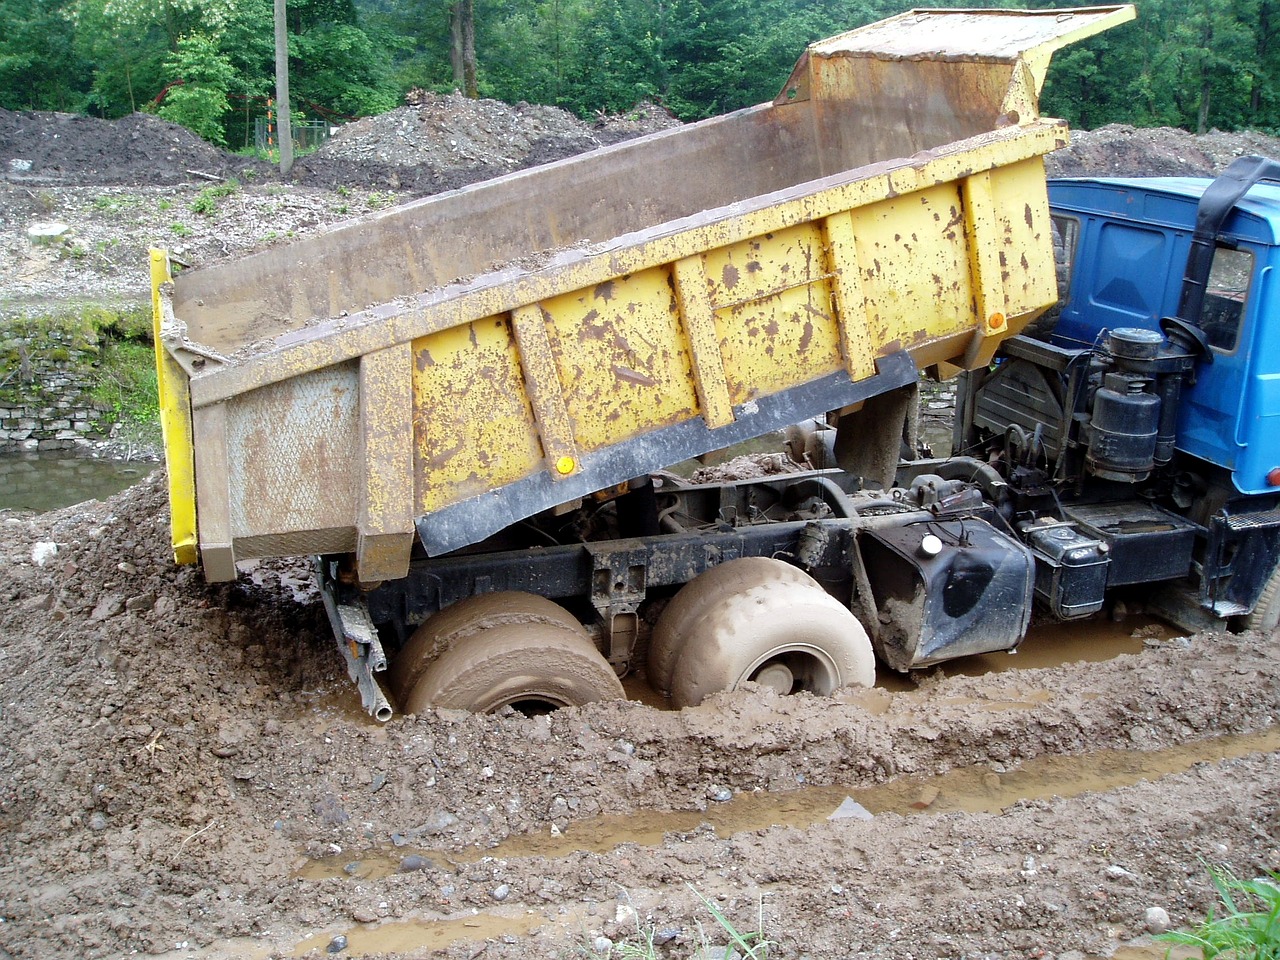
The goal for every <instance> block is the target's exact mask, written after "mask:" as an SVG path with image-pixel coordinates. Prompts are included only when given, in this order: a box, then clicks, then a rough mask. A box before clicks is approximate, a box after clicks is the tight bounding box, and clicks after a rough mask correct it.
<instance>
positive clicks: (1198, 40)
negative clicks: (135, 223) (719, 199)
mask: <svg viewBox="0 0 1280 960" xmlns="http://www.w3.org/2000/svg"><path fill="white" fill-rule="evenodd" d="M931 5H933V6H973V5H974V4H973V3H972V2H968V3H958V2H950V3H949V2H946V0H943V2H941V3H933V4H931ZM984 5H988V6H1019V7H1026V6H1030V7H1032V8H1043V7H1050V6H1055V5H1058V6H1060V5H1064V4H1063V3H1062V0H1059V2H1058V3H1056V4H1054V3H1044V2H1030V3H1027V2H1021V3H1009V2H1006V3H1000V2H999V0H997V2H994V3H992V2H987V3H985V4H984ZM911 6H912V4H910V3H908V2H903V0H289V2H288V7H287V9H288V30H289V64H290V85H291V90H292V98H291V99H292V101H293V109H294V114H295V119H297V117H298V114H301V115H303V116H305V117H307V118H310V119H321V120H326V121H328V122H330V123H337V122H341V121H344V120H347V119H352V118H355V117H359V116H366V115H369V114H375V113H381V112H385V111H387V110H390V109H392V108H394V107H396V106H398V105H400V104H401V103H403V102H404V101H403V97H404V94H405V93H406V92H407V91H408V90H410V89H412V88H414V87H420V88H423V89H426V90H433V91H438V92H446V91H450V90H454V89H462V90H463V91H464V92H466V93H468V94H469V95H472V96H475V95H480V96H487V97H494V98H497V99H501V100H506V101H508V102H517V101H520V100H524V101H528V102H531V103H545V104H552V105H555V106H559V107H563V108H565V109H567V110H570V111H573V112H574V113H576V114H578V115H579V116H581V117H584V118H588V117H590V116H591V115H592V114H593V113H594V112H596V111H608V112H620V111H625V110H626V109H628V108H629V107H631V106H633V105H634V104H635V103H637V102H638V101H641V100H643V99H646V98H648V99H652V100H655V101H658V102H660V103H662V104H663V105H665V106H666V107H667V108H668V109H669V110H671V111H672V112H673V113H674V114H675V115H676V116H678V117H680V118H681V119H683V120H696V119H700V118H702V117H706V116H710V115H713V114H718V113H723V112H725V111H727V110H732V109H736V108H738V107H744V106H749V105H751V104H754V103H759V102H762V101H764V100H768V99H771V98H772V97H773V96H774V95H775V94H776V93H777V91H778V89H779V88H780V87H781V85H782V83H783V82H784V81H785V79H786V77H787V75H788V73H789V71H790V68H791V65H792V64H793V63H794V62H795V60H796V58H797V56H798V55H799V53H800V52H801V50H802V49H803V48H804V46H805V45H806V44H807V43H809V42H811V41H813V40H816V39H819V38H821V37H825V36H830V35H831V34H834V33H838V32H840V31H842V30H847V29H850V28H852V27H856V26H860V25H862V24H865V23H870V22H873V21H875V20H879V19H881V18H883V17H886V16H890V15H893V14H896V13H901V12H903V11H904V10H907V9H910V8H911ZM272 17H273V0H0V107H3V108H7V109H10V110H24V109H33V110H60V111H67V112H73V113H87V114H92V115H95V116H100V117H104V118H115V117H120V116H123V115H126V114H128V113H131V112H133V111H137V110H144V111H150V112H154V113H157V114H159V115H161V116H162V117H165V118H166V119H169V120H173V121H176V122H178V123H182V124H184V125H186V126H188V127H190V128H191V129H193V130H195V131H196V132H197V133H199V134H200V135H201V136H203V137H205V138H206V139H208V140H210V141H212V142H214V143H218V144H222V145H226V146H228V147H230V148H231V149H233V150H234V149H247V148H249V147H250V146H251V145H252V143H253V125H254V122H255V119H256V118H258V117H262V116H265V115H266V113H267V111H268V109H269V99H270V97H271V96H272V92H273V90H274V83H275V74H274V56H275V53H274V39H273V36H274V35H273V25H272V24H273V21H272ZM1278 30H1280V0H1190V2H1188V0H1140V2H1139V3H1138V19H1137V20H1136V21H1135V22H1133V23H1130V24H1126V25H1124V26H1122V27H1120V28H1118V29H1116V30H1113V31H1110V32H1108V33H1107V34H1105V35H1102V36H1099V37H1095V38H1093V39H1091V40H1089V41H1086V42H1085V43H1083V44H1081V45H1078V46H1076V47H1073V48H1071V49H1069V50H1067V51H1064V52H1061V53H1059V54H1058V55H1057V56H1056V57H1055V59H1054V63H1053V68H1052V70H1051V72H1050V74H1049V79H1048V83H1047V84H1046V88H1045V92H1044V96H1043V98H1042V104H1041V106H1042V110H1043V111H1044V113H1045V114H1046V115H1051V116H1060V117H1064V118H1065V119H1067V120H1069V121H1070V122H1071V123H1072V125H1073V126H1076V127H1078V128H1083V129H1092V128H1094V127H1097V126H1101V125H1103V124H1106V123H1111V122H1123V123H1130V124H1134V125H1138V126H1160V125H1168V126H1177V127H1183V128H1185V129H1188V130H1194V131H1196V132H1200V133H1203V132H1205V131H1206V130H1207V129H1209V128H1211V127H1217V128H1219V129H1223V130H1233V129H1253V130H1261V131H1264V132H1269V133H1275V132H1276V131H1277V130H1278V129H1280V82H1276V81H1278V80H1280V44H1277V42H1276V41H1277V31H1278Z"/></svg>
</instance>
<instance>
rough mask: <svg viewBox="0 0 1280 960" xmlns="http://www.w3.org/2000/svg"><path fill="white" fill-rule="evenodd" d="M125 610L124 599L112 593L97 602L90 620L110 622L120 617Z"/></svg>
mask: <svg viewBox="0 0 1280 960" xmlns="http://www.w3.org/2000/svg"><path fill="white" fill-rule="evenodd" d="M123 610H124V597H121V596H118V595H116V594H114V593H110V594H107V595H106V596H105V597H102V598H101V599H100V600H99V601H98V602H97V604H96V605H95V606H94V608H93V612H92V613H91V614H89V619H90V620H91V621H100V620H110V619H111V618H112V617H115V616H119V615H120V613H121V612H123Z"/></svg>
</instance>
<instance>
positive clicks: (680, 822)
mask: <svg viewBox="0 0 1280 960" xmlns="http://www.w3.org/2000/svg"><path fill="white" fill-rule="evenodd" d="M1275 750H1280V730H1274V729H1273V730H1270V731H1266V732H1264V733H1259V734H1251V735H1244V736H1226V737H1221V738H1218V739H1213V740H1207V741H1200V742H1197V743H1192V744H1184V745H1180V746H1177V747H1171V748H1167V749H1164V750H1157V751H1150V752H1143V751H1122V750H1099V751H1095V752H1092V753H1087V754H1082V755H1079V756H1071V757H1063V756H1048V757H1043V758H1040V759H1037V760H1032V761H1028V762H1026V763H1024V764H1022V765H1021V766H1020V767H1019V768H1018V769H1016V770H1009V771H1005V772H996V771H995V770H993V769H992V768H990V767H986V766H983V767H978V768H965V769H958V770H953V771H950V772H947V773H944V774H940V775H936V776H930V777H905V778H902V779H899V780H895V781H893V782H891V783H887V784H882V785H878V786H874V787H868V788H856V789H850V788H848V787H845V786H839V785H836V786H820V787H807V788H802V789H800V790H796V791H791V792H787V793H782V794H769V793H765V792H760V793H748V794H739V795H737V796H735V797H733V798H732V799H731V800H728V801H726V802H724V803H713V804H711V805H710V806H709V807H708V809H707V810H705V811H675V812H668V811H642V812H640V813H636V814H631V815H627V816H601V817H598V818H595V819H594V820H589V821H585V822H583V823H578V824H574V825H572V826H571V827H569V828H568V829H567V830H565V831H564V832H563V833H561V834H557V835H552V834H541V833H540V834H533V835H525V836H517V837H511V838H509V839H508V840H506V841H504V842H503V843H501V844H499V845H498V846H496V847H492V848H489V849H486V850H469V851H464V852H461V853H452V852H451V853H443V852H440V851H413V850H411V849H410V848H408V847H403V848H391V849H378V850H372V851H369V852H367V853H365V854H364V855H363V856H362V857H361V858H360V859H359V860H355V861H352V860H350V859H349V858H332V859H329V860H313V861H310V862H308V863H307V864H306V865H305V866H304V867H303V868H302V869H300V870H299V871H298V872H297V874H296V876H297V877H298V878H299V879H304V880H326V879H333V878H344V877H345V878H348V879H366V880H373V879H380V878H383V877H387V876H390V875H391V874H393V873H396V872H397V871H399V870H401V869H402V864H404V863H405V858H406V857H411V856H416V857H419V858H424V859H426V860H428V861H429V862H430V863H431V864H432V865H434V866H436V867H439V868H441V869H445V870H452V869H454V868H455V867H456V866H457V865H459V864H462V863H468V862H474V861H477V860H481V859H484V860H489V859H498V860H508V859H517V858H527V857H546V858H557V857H564V856H568V855H570V854H573V853H575V852H579V851H585V852H592V853H601V854H603V853H608V852H609V851H612V850H614V849H616V848H618V847H621V846H624V845H627V844H635V845H639V846H644V847H657V846H659V845H661V844H662V843H663V842H664V840H665V839H668V838H674V839H676V840H679V839H680V837H681V835H682V834H688V833H693V832H694V831H698V832H705V831H706V830H707V829H708V828H710V829H711V830H714V831H715V833H716V834H717V835H718V836H720V837H728V836H731V835H733V834H736V833H741V832H743V831H754V830H762V829H765V828H767V827H770V826H774V825H788V826H792V827H795V828H797V829H805V828H807V827H811V826H813V825H815V824H818V823H821V822H823V821H825V820H833V819H850V820H855V821H856V820H863V821H865V820H874V819H875V818H877V817H881V816H886V815H898V816H936V815H939V814H944V813H950V812H964V813H969V814H973V813H989V814H998V813H1000V812H1001V811H1002V810H1004V809H1005V808H1007V807H1009V806H1010V805H1012V804H1014V803H1017V802H1019V801H1025V800H1037V799H1047V798H1049V797H1063V798H1070V797H1074V796H1078V795H1080V794H1084V793H1087V792H1105V791H1109V790H1114V789H1117V788H1120V787H1125V786H1130V785H1133V784H1136V783H1138V782H1140V781H1143V780H1147V781H1153V780H1157V779H1159V778H1161V777H1164V776H1167V775H1170V774H1176V773H1181V772H1183V771H1186V770H1188V769H1190V768H1191V767H1192V766H1194V765H1195V764H1198V763H1203V762H1217V761H1221V760H1226V759H1232V758H1238V757H1243V756H1247V755H1249V754H1253V753H1259V752H1268V751H1275ZM419 866H420V865H419ZM584 919H585V918H584V917H582V916H576V915H575V916H568V915H566V914H563V913H560V914H557V915H554V916H550V915H547V914H544V913H540V912H537V911H534V910H529V909H525V908H520V907H513V908H511V909H510V910H508V911H502V910H501V909H499V910H494V911H490V912H484V913H481V912H478V911H477V912H474V913H472V914H469V915H464V916H461V917H450V918H447V919H441V920H421V919H415V920H403V921H390V922H385V923H382V924H380V925H376V926H373V925H362V926H356V927H352V928H350V929H346V930H344V931H342V932H341V934H340V935H341V936H344V937H346V950H345V951H344V952H346V951H350V954H351V955H355V956H359V955H361V954H363V953H393V952H410V951H420V950H424V949H426V950H437V949H443V948H444V947H446V946H448V945H449V944H451V943H455V942H458V941H464V942H472V943H480V942H483V941H485V940H492V939H501V938H514V937H523V936H529V935H532V934H534V933H535V932H537V931H539V930H541V929H545V928H547V927H548V926H554V927H557V928H559V929H561V930H563V929H566V928H567V927H568V926H572V925H574V924H578V925H580V924H582V923H583V921H584ZM337 935H339V934H338V933H336V932H335V931H333V930H330V931H327V932H324V933H319V934H316V935H314V936H312V937H310V938H309V939H307V940H305V941H303V942H301V943H299V944H297V945H296V947H295V949H294V951H293V955H294V956H301V955H303V954H305V953H306V952H307V951H309V950H317V949H320V950H324V949H329V948H330V945H331V944H332V943H333V939H334V937H335V936H337ZM510 942H514V941H510ZM1194 955H1195V953H1194V951H1188V950H1186V949H1184V948H1178V949H1175V950H1173V951H1172V952H1169V948H1168V945H1166V944H1160V943H1153V944H1150V945H1142V944H1131V945H1127V946H1125V947H1123V948H1122V949H1121V950H1120V951H1118V952H1117V953H1116V954H1114V956H1113V958H1112V960H1117V958H1119V960H1160V958H1165V957H1167V956H1168V957H1172V958H1173V960H1186V958H1189V957H1191V956H1194Z"/></svg>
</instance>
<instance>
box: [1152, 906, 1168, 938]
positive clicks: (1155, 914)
mask: <svg viewBox="0 0 1280 960" xmlns="http://www.w3.org/2000/svg"><path fill="white" fill-rule="evenodd" d="M1146 923H1147V931H1148V932H1149V933H1165V932H1167V931H1168V929H1169V927H1170V922H1169V912H1168V911H1167V910H1165V909H1164V907H1147V915H1146Z"/></svg>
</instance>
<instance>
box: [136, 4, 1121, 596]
mask: <svg viewBox="0 0 1280 960" xmlns="http://www.w3.org/2000/svg"><path fill="white" fill-rule="evenodd" d="M1132 15H1133V11H1132V8H1131V7H1094V8H1087V9H1076V10H1041V11H1034V12H1025V11H1007V10H1001V11H933V10H929V11H916V12H912V13H908V14H904V15H902V16H899V17H894V18H892V19H890V20H886V21H883V22H881V23H877V24H874V25H872V26H868V27H864V28H862V29H858V30H854V31H851V32H849V33H845V34H841V35H840V36H837V37H832V38H830V39H828V40H823V41H821V42H819V43H816V44H813V45H812V46H811V47H809V49H808V50H807V51H806V52H805V54H804V55H803V56H802V57H801V59H800V61H799V63H798V64H797V65H796V68H795V71H794V72H793V74H792V76H791V78H790V80H789V81H788V82H787V84H786V86H785V87H784V89H783V91H782V93H781V94H780V95H779V96H778V98H777V99H776V100H775V101H774V102H772V103H766V104H762V105H760V106H757V107H753V108H750V109H746V110H741V111H738V112H736V113H731V114H728V115H726V116H723V117H719V118H715V119H712V120H707V121H704V122H701V123H697V124H692V125H690V126H686V127H681V128H678V129H674V130H669V131H664V132H662V133H658V134H653V135H651V136H647V137H644V138H641V139H639V140H634V141H631V142H628V143H625V144H620V145H617V146H613V147H607V148H604V149H601V150H596V151H593V152H591V153H587V154H583V155H581V156H578V157H574V158H571V159H568V160H563V161H560V162H558V163H554V164H550V165H547V166H544V167H539V168H536V169H532V170H528V171H523V172H520V173H515V174H511V175H509V176H506V177H502V178H499V179H497V180H492V181H489V182H486V183H482V184H477V185H475V186H471V187H467V188H465V189H462V190H457V191H453V192H451V193H448V194H443V195H440V196H436V197H431V198H429V199H424V200H420V201H417V202H414V203H410V204H407V205H405V206H402V207H398V208H395V209H391V210H387V211H384V212H382V213H380V214H378V215H376V216H372V217H369V218H366V219H362V220H359V221H355V222H352V223H350V224H348V225H346V226H343V227H341V228H339V229H336V230H333V231H330V232H327V233H324V234H320V235H317V236H313V237H310V238H307V239H303V240H299V241H296V242H294V243H290V244H287V245H283V246H278V247H274V248H272V249H269V250H266V251H263V252H261V253H258V254H255V255H253V256H249V257H245V258H243V259H240V260H236V261H233V262H228V263H221V264H216V265H213V266H209V267H203V268H197V269H191V270H183V271H182V272H181V273H179V274H177V275H176V276H175V277H173V278H172V282H171V283H170V282H168V272H167V271H168V265H167V260H166V258H165V256H164V254H163V253H157V254H156V255H155V259H154V261H153V266H154V272H155V275H156V280H157V284H156V312H157V325H158V336H157V344H158V358H159V364H160V369H161V384H162V406H163V410H164V422H165V431H166V447H167V457H168V462H169V470H170V478H171V494H172V500H173V508H174V510H173V516H174V545H175V552H176V555H177V557H178V559H179V560H182V561H188V562H189V561H193V560H195V559H197V556H198V557H199V559H201V560H202V561H203V564H204V568H205V573H206V575H207V576H208V578H209V579H211V580H226V579H230V578H233V577H234V576H235V572H236V571H235V563H236V561H237V560H242V559H248V558H252V557H266V556H279V555H305V554H334V553H354V554H355V555H356V561H357V571H358V579H359V580H360V581H362V582H371V581H378V580H386V579H395V578H399V577H403V576H405V574H406V572H407V570H408V564H409V558H410V552H411V549H412V547H413V542H414V539H415V536H416V537H417V538H419V539H420V540H421V543H422V545H423V547H425V550H426V552H427V553H428V554H429V555H433V556H434V555H439V554H442V553H446V552H449V551H452V550H456V549H458V548H462V547H467V546H469V545H472V544H475V543H477V542H479V541H481V540H483V539H484V538H486V537H488V536H490V535H491V534H493V533H495V532H496V531H498V530H500V529H502V528H504V527H506V526H508V525H510V524H512V523H515V522H517V521H519V520H521V519H522V518H525V517H529V516H532V515H534V514H535V513H538V512H540V511H543V510H546V509H548V508H552V507H555V506H557V505H559V504H562V503H566V502H571V501H573V500H575V499H576V498H580V497H583V496H586V495H589V494H591V493H592V492H594V491H598V490H601V489H604V488H607V487H610V486H612V485H615V484H619V483H622V482H624V481H627V480H628V479H629V478H632V477H636V476H642V475H645V474H647V473H649V472H650V471H653V470H657V469H659V468H662V467H665V466H667V465H670V464H672V463H675V462H677V461H679V460H682V459H684V458H687V457H690V456H694V455H697V454H701V453H704V452H707V451H710V450H713V449H718V448H722V447H724V446H727V445H729V444H731V443H733V442H736V441H738V440H741V439H744V438H747V437H750V436H756V435H759V434H762V433H764V432H766V431H769V430H772V429H776V428H778V427H781V426H784V425H786V424H789V423H793V422H796V421H798V420H800V419H802V418H804V417H807V416H812V415H816V414H822V413H823V412H825V411H829V410H836V409H841V408H848V407H851V406H853V405H857V404H859V403H861V402H863V401H865V400H866V399H868V398H869V397H872V396H875V395H877V394H881V393H884V392H885V391H888V390H891V389H894V388H897V387H899V386H902V385H905V384H908V383H911V382H913V381H914V379H915V377H916V375H917V369H918V368H922V367H926V366H930V365H939V366H941V367H943V368H944V369H950V368H951V367H972V366H974V365H977V364H982V363H986V362H987V360H988V359H989V358H990V356H991V354H992V352H993V351H994V349H995V347H996V344H997V343H998V342H999V341H1000V340H1001V339H1002V338H1004V337H1006V336H1008V335H1009V334H1011V333H1013V332H1016V331H1017V330H1019V329H1020V328H1021V327H1022V326H1023V325H1024V324H1025V323H1026V322H1027V321H1028V320H1029V319H1030V318H1032V317H1034V316H1035V315H1037V314H1038V313H1040V312H1042V311H1043V310H1044V309H1045V308H1046V307H1047V305H1049V304H1050V303H1052V302H1053V301H1054V300H1055V298H1056V287H1055V278H1054V263H1053V253H1052V245H1051V238H1050V228H1049V214H1048V206H1047V201H1046V193H1045V182H1044V174H1043V164H1042V160H1041V157H1042V155H1043V154H1045V153H1047V152H1049V151H1050V150H1053V149H1055V148H1056V147H1059V146H1062V145H1063V144H1064V143H1065V142H1066V137H1067V134H1066V129H1065V126H1064V125H1063V124H1062V123H1061V122H1060V121H1056V120H1047V119H1042V118H1040V116H1039V111H1038V107H1037V100H1038V93H1039V89H1040V86H1041V83H1042V82H1043V79H1044V74H1045V70H1046V69H1047V66H1048V62H1049V58H1050V56H1051V54H1052V52H1053V51H1054V50H1056V49H1057V48H1058V47H1060V46H1063V45H1065V44H1066V43H1069V42H1071V41H1073V40H1075V39H1078V38H1080V37H1084V36H1087V35H1090V34H1093V33H1096V32H1098V31H1101V30H1103V29H1106V28H1107V27H1109V26H1111V25H1113V24H1116V23H1119V22H1122V21H1123V20H1127V19H1129V18H1131V17H1132Z"/></svg>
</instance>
